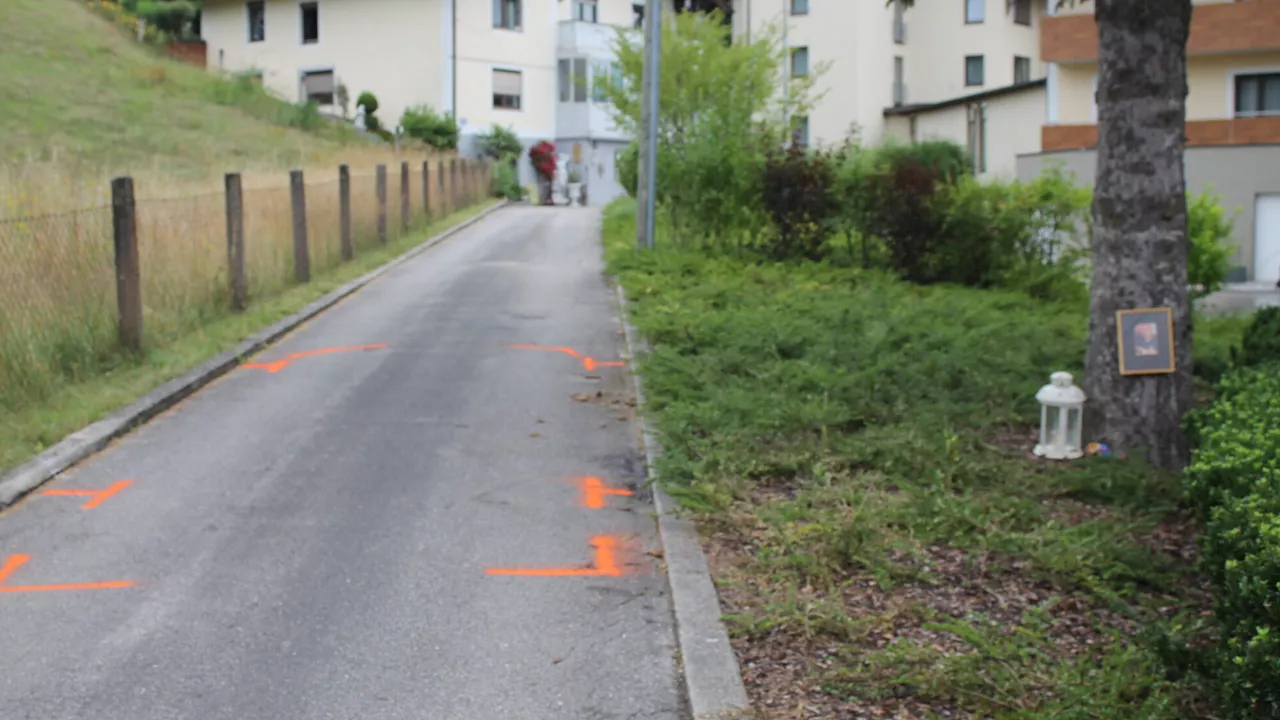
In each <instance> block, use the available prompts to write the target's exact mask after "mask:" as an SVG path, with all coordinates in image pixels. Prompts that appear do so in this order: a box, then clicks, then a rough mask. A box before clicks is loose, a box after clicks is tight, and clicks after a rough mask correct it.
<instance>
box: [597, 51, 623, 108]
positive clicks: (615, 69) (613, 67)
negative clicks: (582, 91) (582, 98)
mask: <svg viewBox="0 0 1280 720" xmlns="http://www.w3.org/2000/svg"><path fill="white" fill-rule="evenodd" d="M591 63H592V66H593V67H594V68H595V75H594V77H592V79H591V102H595V103H601V104H604V103H607V102H609V98H608V96H607V95H606V94H605V84H606V83H612V84H613V85H615V86H616V85H619V84H621V81H622V66H621V65H619V64H618V63H617V62H610V61H607V60H592V61H591Z"/></svg>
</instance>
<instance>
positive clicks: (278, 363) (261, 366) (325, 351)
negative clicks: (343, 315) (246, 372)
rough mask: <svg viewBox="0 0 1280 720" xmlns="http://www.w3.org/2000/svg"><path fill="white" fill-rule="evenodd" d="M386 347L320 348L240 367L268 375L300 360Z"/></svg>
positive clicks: (384, 346)
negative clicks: (264, 372)
mask: <svg viewBox="0 0 1280 720" xmlns="http://www.w3.org/2000/svg"><path fill="white" fill-rule="evenodd" d="M386 347H387V346H386V345H351V346H348V347H332V348H322V349H320V350H308V351H307V352H300V353H294V354H292V355H288V356H285V357H283V358H280V359H279V360H275V361H273V362H265V363H245V364H244V365H242V366H241V367H244V368H248V369H252V370H266V371H267V372H269V373H272V374H275V373H278V372H280V371H281V370H283V369H285V368H287V367H289V365H290V363H292V362H293V361H294V360H301V359H303V358H309V357H315V356H317V355H331V354H333V353H340V352H353V351H356V350H383V349H385V348H386Z"/></svg>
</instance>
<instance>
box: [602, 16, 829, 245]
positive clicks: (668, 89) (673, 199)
mask: <svg viewBox="0 0 1280 720" xmlns="http://www.w3.org/2000/svg"><path fill="white" fill-rule="evenodd" d="M722 21H723V16H722V15H721V14H720V13H719V12H718V11H713V12H710V13H707V14H701V13H683V14H679V15H677V16H675V18H674V21H673V22H671V23H670V24H666V23H664V27H663V39H662V77H661V78H660V96H661V102H660V109H659V116H658V119H657V121H658V122H657V124H658V158H657V160H658V179H657V193H656V195H657V197H656V202H657V203H658V204H659V205H661V206H662V209H663V211H664V212H665V215H666V217H667V218H669V220H670V222H671V223H672V225H673V227H675V228H680V229H681V230H682V231H688V232H687V233H686V232H679V233H677V236H691V237H699V238H704V239H709V238H713V237H719V238H731V237H736V236H737V235H738V234H740V233H741V232H747V233H750V232H752V231H753V230H755V229H758V228H759V227H761V225H762V223H761V222H760V221H759V216H760V207H761V204H760V197H761V195H760V193H761V181H762V170H763V167H764V152H765V149H766V148H769V147H779V146H781V145H783V144H784V141H785V139H786V137H787V133H786V127H787V123H786V119H787V118H788V117H790V116H794V115H803V114H804V113H805V112H806V111H807V109H808V108H809V107H810V106H811V104H812V101H811V99H810V95H811V91H812V87H813V83H814V81H815V80H816V78H817V77H818V76H819V75H821V74H822V72H823V71H824V70H825V66H823V67H817V68H815V69H814V70H815V72H813V73H811V75H810V76H809V77H805V78H795V79H793V80H791V81H790V83H791V87H790V88H789V92H787V93H785V94H784V93H780V92H778V90H779V84H778V83H779V78H782V77H785V68H786V55H785V52H784V50H783V47H782V44H781V42H780V39H781V33H780V30H779V26H776V25H775V26H772V27H770V28H768V29H766V31H764V32H761V33H760V34H759V35H754V34H753V37H752V40H751V42H739V43H734V44H732V45H726V44H725V43H724V27H723V24H722ZM614 49H615V52H616V54H617V58H618V63H619V66H620V68H621V72H620V73H618V74H617V75H616V76H613V77H609V76H605V77H601V78H599V79H598V80H597V83H598V86H599V88H600V92H601V94H602V95H603V96H604V98H605V100H606V102H607V103H608V105H609V107H610V109H611V113H612V115H613V119H614V121H615V123H616V124H617V125H618V127H619V128H620V129H621V130H622V131H623V132H625V133H630V134H632V135H633V136H637V137H638V136H639V131H640V113H641V77H642V73H643V68H644V57H643V55H644V53H643V44H642V41H641V40H640V39H639V38H632V37H629V36H627V35H626V34H624V33H622V32H619V33H618V36H617V39H616V40H615V41H614ZM624 185H625V183H624Z"/></svg>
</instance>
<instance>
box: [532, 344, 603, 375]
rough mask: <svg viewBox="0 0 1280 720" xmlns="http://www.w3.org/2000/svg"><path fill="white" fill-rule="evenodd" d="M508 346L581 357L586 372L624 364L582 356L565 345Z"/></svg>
mask: <svg viewBox="0 0 1280 720" xmlns="http://www.w3.org/2000/svg"><path fill="white" fill-rule="evenodd" d="M509 347H510V348H511V349H513V350H546V351H547V352H558V353H564V354H565V355H568V356H569V357H574V358H581V359H582V366H583V367H584V368H586V369H587V371H588V372H590V371H591V370H595V369H596V368H602V367H625V366H626V363H624V362H617V361H613V360H609V361H600V360H596V359H595V358H593V357H591V356H589V355H588V356H583V354H582V353H580V352H578V351H577V350H574V349H573V348H567V347H550V346H547V345H510V346H509Z"/></svg>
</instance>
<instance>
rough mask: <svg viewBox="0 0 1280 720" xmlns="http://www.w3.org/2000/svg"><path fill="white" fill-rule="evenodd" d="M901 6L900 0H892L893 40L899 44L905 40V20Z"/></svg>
mask: <svg viewBox="0 0 1280 720" xmlns="http://www.w3.org/2000/svg"><path fill="white" fill-rule="evenodd" d="M902 8H903V5H902V0H893V41H894V42H895V43H897V44H899V45H902V44H904V43H906V42H907V22H906V20H905V19H904V18H903V15H902Z"/></svg>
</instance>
